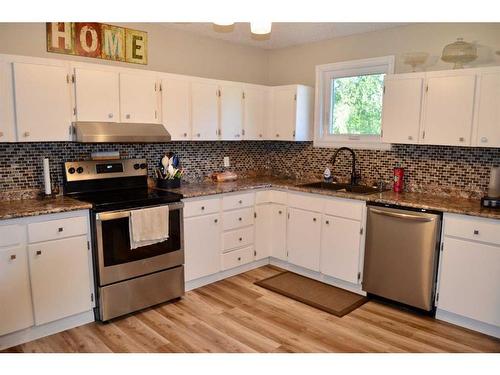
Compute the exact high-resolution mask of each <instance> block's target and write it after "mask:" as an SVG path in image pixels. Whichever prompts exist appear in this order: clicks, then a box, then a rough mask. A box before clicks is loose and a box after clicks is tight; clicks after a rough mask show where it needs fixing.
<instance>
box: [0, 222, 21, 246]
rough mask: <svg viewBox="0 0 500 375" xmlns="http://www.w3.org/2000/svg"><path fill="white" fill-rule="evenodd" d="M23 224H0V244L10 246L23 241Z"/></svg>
mask: <svg viewBox="0 0 500 375" xmlns="http://www.w3.org/2000/svg"><path fill="white" fill-rule="evenodd" d="M24 231H25V229H24V225H2V226H0V246H12V245H17V244H19V243H22V242H24V237H25V232H24Z"/></svg>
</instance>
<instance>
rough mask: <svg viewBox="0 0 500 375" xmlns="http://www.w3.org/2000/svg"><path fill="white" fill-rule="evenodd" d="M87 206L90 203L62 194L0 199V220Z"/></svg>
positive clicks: (83, 208)
mask: <svg viewBox="0 0 500 375" xmlns="http://www.w3.org/2000/svg"><path fill="white" fill-rule="evenodd" d="M89 208H92V205H91V204H90V203H87V202H82V201H78V200H76V199H73V198H68V197H64V196H57V197H54V198H31V199H18V200H4V201H0V220H4V219H13V218H17V217H25V216H37V215H45V214H55V213H59V212H67V211H76V210H85V209H89Z"/></svg>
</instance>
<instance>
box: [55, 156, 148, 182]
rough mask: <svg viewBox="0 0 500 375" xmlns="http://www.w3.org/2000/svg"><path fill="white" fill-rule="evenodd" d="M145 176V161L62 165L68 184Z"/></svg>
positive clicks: (90, 162) (79, 162)
mask: <svg viewBox="0 0 500 375" xmlns="http://www.w3.org/2000/svg"><path fill="white" fill-rule="evenodd" d="M147 175H148V166H147V163H146V159H122V160H86V161H67V162H65V163H64V177H65V179H66V181H68V182H73V181H85V180H100V179H105V178H119V177H133V176H147Z"/></svg>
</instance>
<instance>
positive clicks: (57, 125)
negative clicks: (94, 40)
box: [13, 62, 72, 142]
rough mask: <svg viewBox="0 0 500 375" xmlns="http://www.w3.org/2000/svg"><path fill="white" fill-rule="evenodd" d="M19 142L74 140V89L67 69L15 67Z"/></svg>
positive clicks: (61, 65) (30, 66)
mask: <svg viewBox="0 0 500 375" xmlns="http://www.w3.org/2000/svg"><path fill="white" fill-rule="evenodd" d="M13 71H14V85H15V89H14V93H15V114H16V127H17V140H18V141H20V142H37V141H38V142H39V141H68V140H70V139H71V133H70V129H71V120H72V109H71V89H70V82H71V80H70V75H69V69H68V66H67V65H66V64H64V63H62V62H61V64H56V63H54V64H52V65H42V64H28V63H20V62H14V63H13Z"/></svg>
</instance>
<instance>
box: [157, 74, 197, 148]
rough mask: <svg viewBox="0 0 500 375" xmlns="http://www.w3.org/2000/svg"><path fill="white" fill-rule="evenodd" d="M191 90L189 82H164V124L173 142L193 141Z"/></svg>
mask: <svg viewBox="0 0 500 375" xmlns="http://www.w3.org/2000/svg"><path fill="white" fill-rule="evenodd" d="M190 102H191V88H190V83H189V81H187V80H186V81H184V80H180V79H163V80H162V110H161V111H162V122H163V125H164V126H165V128H166V129H167V130H168V132H169V133H170V135H171V136H172V140H173V141H182V140H189V139H191V106H190Z"/></svg>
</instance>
